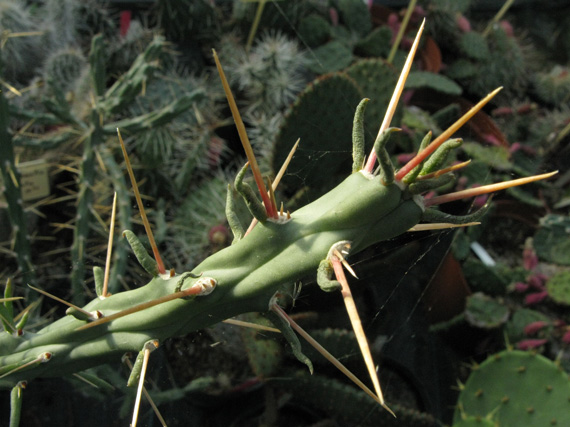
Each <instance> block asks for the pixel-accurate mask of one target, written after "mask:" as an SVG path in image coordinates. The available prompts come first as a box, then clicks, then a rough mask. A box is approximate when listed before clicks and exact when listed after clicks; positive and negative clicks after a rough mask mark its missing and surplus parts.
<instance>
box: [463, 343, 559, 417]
mask: <svg viewBox="0 0 570 427" xmlns="http://www.w3.org/2000/svg"><path fill="white" fill-rule="evenodd" d="M569 406H570V382H569V380H568V374H566V373H565V372H564V371H563V370H562V369H561V368H560V367H559V365H558V364H556V363H555V362H552V361H550V360H548V359H547V358H545V357H543V356H541V355H538V354H532V353H528V352H523V351H518V350H506V351H503V352H501V353H497V354H494V355H491V356H489V358H488V359H487V360H485V361H484V362H483V363H481V364H480V365H475V366H473V368H472V373H471V375H470V376H469V378H468V379H467V382H466V383H465V384H463V385H462V386H461V393H460V395H459V400H458V404H457V409H456V411H455V417H454V420H455V422H460V421H461V420H462V418H463V417H464V416H465V415H467V416H476V417H480V418H483V419H485V418H486V417H488V416H489V417H490V418H491V420H493V421H496V422H497V423H498V424H499V425H501V426H503V425H505V426H507V425H513V424H519V423H522V424H524V425H525V426H529V427H530V426H549V425H566V424H568V423H569V422H570V411H568V407H569Z"/></svg>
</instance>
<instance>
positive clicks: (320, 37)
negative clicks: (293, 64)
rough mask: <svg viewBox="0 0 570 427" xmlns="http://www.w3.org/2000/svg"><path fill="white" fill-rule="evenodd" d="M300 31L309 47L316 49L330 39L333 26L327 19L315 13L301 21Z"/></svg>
mask: <svg viewBox="0 0 570 427" xmlns="http://www.w3.org/2000/svg"><path fill="white" fill-rule="evenodd" d="M298 31H299V36H300V37H301V39H302V40H303V41H304V42H305V43H306V44H307V45H308V46H309V47H316V46H319V45H321V44H323V43H325V42H326V41H327V40H328V39H329V37H330V35H331V25H330V24H329V22H328V21H327V20H326V19H325V18H323V17H322V16H320V15H317V14H316V13H313V14H311V15H308V16H305V17H304V18H302V19H301V22H300V24H299V29H298Z"/></svg>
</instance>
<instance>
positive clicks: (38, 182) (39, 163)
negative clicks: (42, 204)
mask: <svg viewBox="0 0 570 427" xmlns="http://www.w3.org/2000/svg"><path fill="white" fill-rule="evenodd" d="M18 171H19V172H20V185H21V190H22V200H23V201H24V202H28V201H30V200H35V199H41V198H43V197H47V196H49V194H50V188H49V176H48V165H47V164H46V162H45V160H44V159H38V160H32V161H29V162H23V163H20V164H19V165H18ZM0 189H2V190H3V183H2V177H0ZM2 193H3V191H2ZM2 193H0V202H6V200H5V198H4V195H3V194H2Z"/></svg>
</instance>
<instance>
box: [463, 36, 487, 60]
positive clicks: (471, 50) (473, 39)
mask: <svg viewBox="0 0 570 427" xmlns="http://www.w3.org/2000/svg"><path fill="white" fill-rule="evenodd" d="M459 45H460V48H461V50H462V51H463V53H464V54H465V55H467V56H468V57H469V58H471V59H475V60H485V59H486V58H488V57H489V55H490V52H489V45H488V44H487V40H486V39H485V37H484V36H483V35H482V34H479V33H476V32H475V31H470V32H468V33H465V34H463V35H462V36H461V38H460V39H459Z"/></svg>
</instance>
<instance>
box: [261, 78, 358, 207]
mask: <svg viewBox="0 0 570 427" xmlns="http://www.w3.org/2000/svg"><path fill="white" fill-rule="evenodd" d="M359 99H360V93H359V90H358V87H357V86H356V85H355V84H354V81H353V80H352V79H350V78H348V77H347V76H346V75H345V74H332V75H327V76H324V77H322V78H320V79H318V80H316V81H315V82H313V83H312V84H311V85H309V86H308V87H307V88H306V89H305V90H304V91H303V92H302V93H301V94H300V95H299V97H298V98H297V100H296V101H295V103H294V104H293V105H292V106H291V108H290V109H289V111H288V112H287V113H286V117H285V120H284V121H283V124H282V127H281V130H280V132H279V134H278V136H277V139H276V142H275V148H274V150H275V151H274V154H273V158H272V169H273V170H274V171H278V170H279V168H280V167H281V165H282V164H283V161H284V160H285V158H286V157H287V154H288V153H289V151H290V150H291V147H292V146H293V145H294V144H295V141H296V140H297V139H298V138H300V140H301V150H302V152H305V153H307V155H306V156H303V157H302V158H300V159H299V160H298V161H296V162H295V163H293V164H292V165H291V166H290V168H289V170H288V172H289V173H288V174H287V176H286V177H285V178H284V180H283V184H282V185H283V187H282V188H284V191H292V189H297V190H299V189H301V188H303V187H304V186H305V182H306V181H308V182H311V184H312V187H313V190H312V191H316V192H317V194H319V193H320V194H322V192H323V191H325V190H326V189H328V188H330V184H331V181H330V178H331V177H332V176H338V175H342V174H344V173H346V171H347V170H350V162H349V159H347V158H346V156H343V155H342V153H343V152H344V153H349V152H350V151H351V146H350V127H351V123H352V117H353V114H352V111H354V108H355V106H356V104H357V103H358V100H359ZM323 105H327V106H328V108H326V109H322V108H320V107H322V106H323ZM308 117H311V120H307V118H308ZM315 123H318V124H319V125H318V126H315V125H314V124H315ZM331 135H335V136H334V141H335V146H334V150H335V152H336V154H334V153H331V152H330V149H329V148H327V149H325V150H323V147H327V146H329V144H330V143H331V142H332V140H331ZM303 177H304V178H303ZM313 197H314V196H313Z"/></svg>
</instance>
